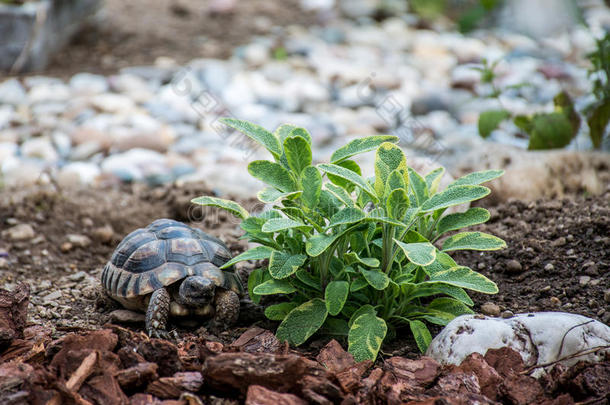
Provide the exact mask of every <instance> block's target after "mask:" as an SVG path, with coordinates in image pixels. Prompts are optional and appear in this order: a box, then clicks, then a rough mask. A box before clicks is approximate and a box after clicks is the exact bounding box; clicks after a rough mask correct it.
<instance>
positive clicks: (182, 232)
mask: <svg viewBox="0 0 610 405" xmlns="http://www.w3.org/2000/svg"><path fill="white" fill-rule="evenodd" d="M230 259H231V254H230V252H229V249H228V248H227V246H226V245H225V244H224V242H222V241H221V240H220V239H218V238H215V237H213V236H210V235H208V234H206V233H205V232H203V231H201V230H199V229H195V228H191V227H189V226H187V225H185V224H183V223H181V222H178V221H174V220H172V219H158V220H156V221H154V222H153V223H151V224H150V225H148V226H147V227H146V228H141V229H137V230H135V231H133V232H131V233H130V234H129V235H127V236H126V237H125V239H123V241H122V242H121V243H120V244H119V246H117V248H116V250H115V251H114V253H113V254H112V257H111V258H110V261H109V262H108V263H107V264H106V266H105V267H104V270H103V272H102V285H103V286H104V288H105V289H106V290H107V291H108V292H109V293H110V294H111V295H114V296H116V297H121V298H135V297H138V296H143V295H146V294H149V293H151V292H153V291H155V290H157V289H159V288H162V287H167V286H170V285H172V284H174V283H175V282H177V281H180V280H182V279H184V278H186V277H188V276H203V277H206V278H208V279H210V280H212V281H213V282H214V284H215V285H216V286H218V287H222V288H226V289H228V290H233V291H235V292H236V293H238V294H241V292H242V290H243V287H242V285H241V282H240V281H239V278H238V277H237V275H236V274H235V273H234V272H232V271H223V270H220V269H219V267H220V266H222V265H223V264H225V263H226V262H228V261H229V260H230Z"/></svg>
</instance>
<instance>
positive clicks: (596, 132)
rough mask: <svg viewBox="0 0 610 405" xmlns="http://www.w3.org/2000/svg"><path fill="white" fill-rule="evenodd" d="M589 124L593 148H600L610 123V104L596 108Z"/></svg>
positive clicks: (606, 103) (601, 104) (588, 121)
mask: <svg viewBox="0 0 610 405" xmlns="http://www.w3.org/2000/svg"><path fill="white" fill-rule="evenodd" d="M609 79H610V78H607V79H606V80H609ZM587 123H588V124H589V137H590V138H591V142H593V146H594V147H595V148H600V147H601V146H602V139H603V137H604V133H605V132H606V128H607V127H608V124H609V123H610V103H608V102H605V103H600V104H599V105H598V106H597V107H595V108H594V109H593V111H592V112H591V114H590V115H589V119H588V120H587Z"/></svg>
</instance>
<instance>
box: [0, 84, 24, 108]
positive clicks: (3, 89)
mask: <svg viewBox="0 0 610 405" xmlns="http://www.w3.org/2000/svg"><path fill="white" fill-rule="evenodd" d="M26 100H27V96H26V93H25V89H24V88H23V86H22V85H21V83H19V81H18V80H17V79H8V80H5V81H4V82H2V83H0V104H12V105H20V104H25V103H26Z"/></svg>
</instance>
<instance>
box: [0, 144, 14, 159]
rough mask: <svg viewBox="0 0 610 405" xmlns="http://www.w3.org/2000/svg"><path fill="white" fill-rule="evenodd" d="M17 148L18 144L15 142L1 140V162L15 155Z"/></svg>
mask: <svg viewBox="0 0 610 405" xmlns="http://www.w3.org/2000/svg"><path fill="white" fill-rule="evenodd" d="M17 149H18V148H17V144H15V143H13V142H0V162H4V160H5V159H8V158H9V156H15V154H16V153H17Z"/></svg>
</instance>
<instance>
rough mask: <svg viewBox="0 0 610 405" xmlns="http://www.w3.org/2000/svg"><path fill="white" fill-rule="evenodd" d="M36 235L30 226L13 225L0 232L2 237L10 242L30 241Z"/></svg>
mask: <svg viewBox="0 0 610 405" xmlns="http://www.w3.org/2000/svg"><path fill="white" fill-rule="evenodd" d="M35 235H36V233H35V232H34V228H32V226H31V225H30V224H19V225H15V226H13V227H11V228H9V229H7V230H6V231H3V232H2V236H3V237H5V238H8V239H10V240H12V241H15V242H17V241H24V240H29V239H32V238H33V237H34V236H35Z"/></svg>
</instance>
